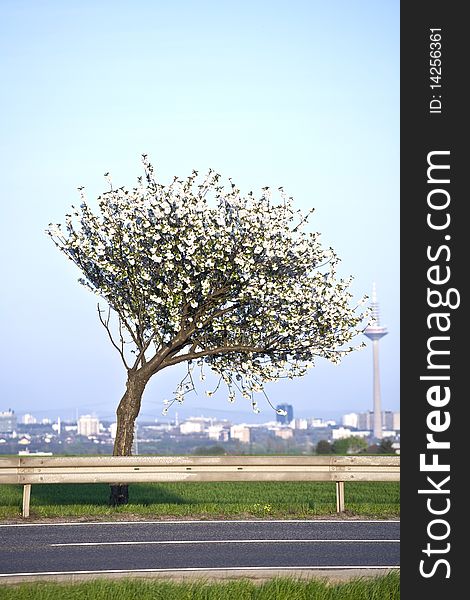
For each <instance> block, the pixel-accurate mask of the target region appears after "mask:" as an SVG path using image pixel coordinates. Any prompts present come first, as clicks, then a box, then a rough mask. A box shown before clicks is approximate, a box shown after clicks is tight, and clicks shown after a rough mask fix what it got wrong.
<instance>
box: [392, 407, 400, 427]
mask: <svg viewBox="0 0 470 600" xmlns="http://www.w3.org/2000/svg"><path fill="white" fill-rule="evenodd" d="M392 429H394V430H395V431H400V413H399V412H394V413H393V425H392Z"/></svg>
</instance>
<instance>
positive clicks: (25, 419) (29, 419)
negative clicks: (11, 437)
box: [21, 413, 38, 425]
mask: <svg viewBox="0 0 470 600" xmlns="http://www.w3.org/2000/svg"><path fill="white" fill-rule="evenodd" d="M21 422H22V423H23V424H24V425H34V424H35V423H37V422H38V420H37V419H36V417H33V415H30V414H29V413H26V414H25V415H23V416H22V417H21Z"/></svg>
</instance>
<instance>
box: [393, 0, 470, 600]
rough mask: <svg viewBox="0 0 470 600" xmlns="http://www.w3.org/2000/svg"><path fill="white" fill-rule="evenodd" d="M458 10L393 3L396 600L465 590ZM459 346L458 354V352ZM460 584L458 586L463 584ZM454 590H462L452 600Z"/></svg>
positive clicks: (464, 36)
mask: <svg viewBox="0 0 470 600" xmlns="http://www.w3.org/2000/svg"><path fill="white" fill-rule="evenodd" d="M464 7H465V3H463V2H456V1H455V2H454V1H447V2H443V1H440V2H437V1H435V0H427V1H423V2H402V3H401V54H400V63H401V83H400V85H401V90H400V91H401V106H400V111H401V191H400V194H401V269H402V282H401V340H402V342H401V343H402V347H401V364H402V374H401V412H402V431H401V433H402V437H401V479H402V486H401V489H402V492H401V508H402V512H401V514H402V541H401V561H400V562H401V578H402V597H403V598H404V599H405V600H407V599H408V598H410V599H411V598H425V599H426V600H432V599H434V598H447V599H450V598H460V597H462V594H463V596H466V595H467V593H465V589H468V584H467V582H466V575H467V571H468V567H466V566H464V565H466V563H467V562H468V561H467V557H468V551H467V549H466V548H467V547H468V535H469V534H468V531H469V528H468V515H465V514H464V511H463V507H464V506H465V504H467V502H466V496H468V494H469V492H468V491H467V490H466V489H465V488H466V487H467V488H468V486H467V485H466V483H467V480H468V476H467V474H466V471H467V470H468V467H467V466H466V464H467V462H468V461H469V460H470V454H469V447H468V445H467V444H464V442H465V441H466V439H468V438H469V435H468V433H466V432H465V431H464V426H465V425H466V416H467V412H468V411H467V406H468V403H469V401H470V398H469V394H468V392H466V391H465V387H464V374H465V373H466V372H470V361H469V359H468V358H467V357H468V356H469V355H470V352H469V349H468V344H467V343H466V340H467V337H468V333H469V332H470V327H469V326H468V319H467V318H466V312H467V311H468V300H467V298H468V294H467V289H468V284H467V280H468V278H469V276H470V268H468V267H466V263H467V261H468V260H469V258H470V252H469V250H468V247H469V244H468V242H469V241H470V229H469V228H468V227H467V220H466V217H465V213H467V212H468V211H467V210H466V208H467V205H469V204H470V198H469V193H468V191H466V190H464V185H463V181H464V178H465V177H466V175H467V172H468V171H470V169H469V167H468V166H467V165H466V162H467V157H469V153H468V152H467V151H466V148H465V145H464V136H467V137H468V130H469V126H468V118H467V116H466V113H467V112H468V110H469V109H468V108H465V109H464V104H467V105H468V102H467V101H466V99H465V93H464V87H466V86H465V80H466V79H468V70H469V69H468V67H466V58H468V57H469V54H470V53H469V52H468V50H467V44H468V42H469V39H470V36H469V34H468V24H467V23H466V19H465V17H464V14H463V11H464ZM464 348H465V350H464ZM464 578H465V579H464ZM462 590H463V591H462Z"/></svg>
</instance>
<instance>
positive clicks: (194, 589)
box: [0, 572, 400, 600]
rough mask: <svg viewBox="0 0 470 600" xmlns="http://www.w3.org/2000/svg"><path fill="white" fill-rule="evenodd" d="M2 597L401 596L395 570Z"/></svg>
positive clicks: (120, 584) (48, 589) (14, 590)
mask: <svg viewBox="0 0 470 600" xmlns="http://www.w3.org/2000/svg"><path fill="white" fill-rule="evenodd" d="M0 598H1V599H2V600H31V598H34V600H62V599H63V600H109V599H110V598H112V599H113V600H121V599H122V600H124V599H125V600H131V599H132V600H133V599H139V600H234V599H236V600H280V599H282V600H399V598H400V578H399V574H398V573H396V572H391V573H389V574H387V575H383V576H378V577H372V578H370V579H365V578H357V579H352V580H350V581H348V582H344V583H334V584H333V583H328V582H325V581H323V580H318V579H310V580H305V579H302V580H299V579H295V578H285V577H280V578H273V579H270V580H268V581H265V582H264V583H261V584H256V583H253V582H252V581H250V580H246V579H242V580H236V581H227V582H223V583H209V582H205V581H203V580H197V581H192V582H185V583H174V582H166V581H156V580H138V579H123V580H119V581H110V580H105V579H97V580H94V581H89V582H82V583H73V584H60V583H30V584H18V585H11V586H6V587H3V588H0Z"/></svg>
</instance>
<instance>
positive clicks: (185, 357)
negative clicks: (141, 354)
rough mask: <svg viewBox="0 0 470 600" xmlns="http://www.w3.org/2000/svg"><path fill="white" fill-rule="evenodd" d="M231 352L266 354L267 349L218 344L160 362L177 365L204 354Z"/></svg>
mask: <svg viewBox="0 0 470 600" xmlns="http://www.w3.org/2000/svg"><path fill="white" fill-rule="evenodd" d="M193 347H194V346H192V348H193ZM231 352H254V353H257V354H267V353H268V352H269V351H267V349H266V348H257V347H256V346H243V345H239V346H220V347H219V348H211V349H210V350H202V351H201V352H191V351H190V352H189V353H187V354H181V355H180V356H175V357H174V358H170V359H169V360H167V359H166V357H165V358H164V359H163V361H162V364H163V363H164V366H165V367H168V366H171V365H177V364H178V363H180V362H184V361H186V360H195V359H197V358H202V357H204V356H213V355H214V354H230V353H231Z"/></svg>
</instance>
